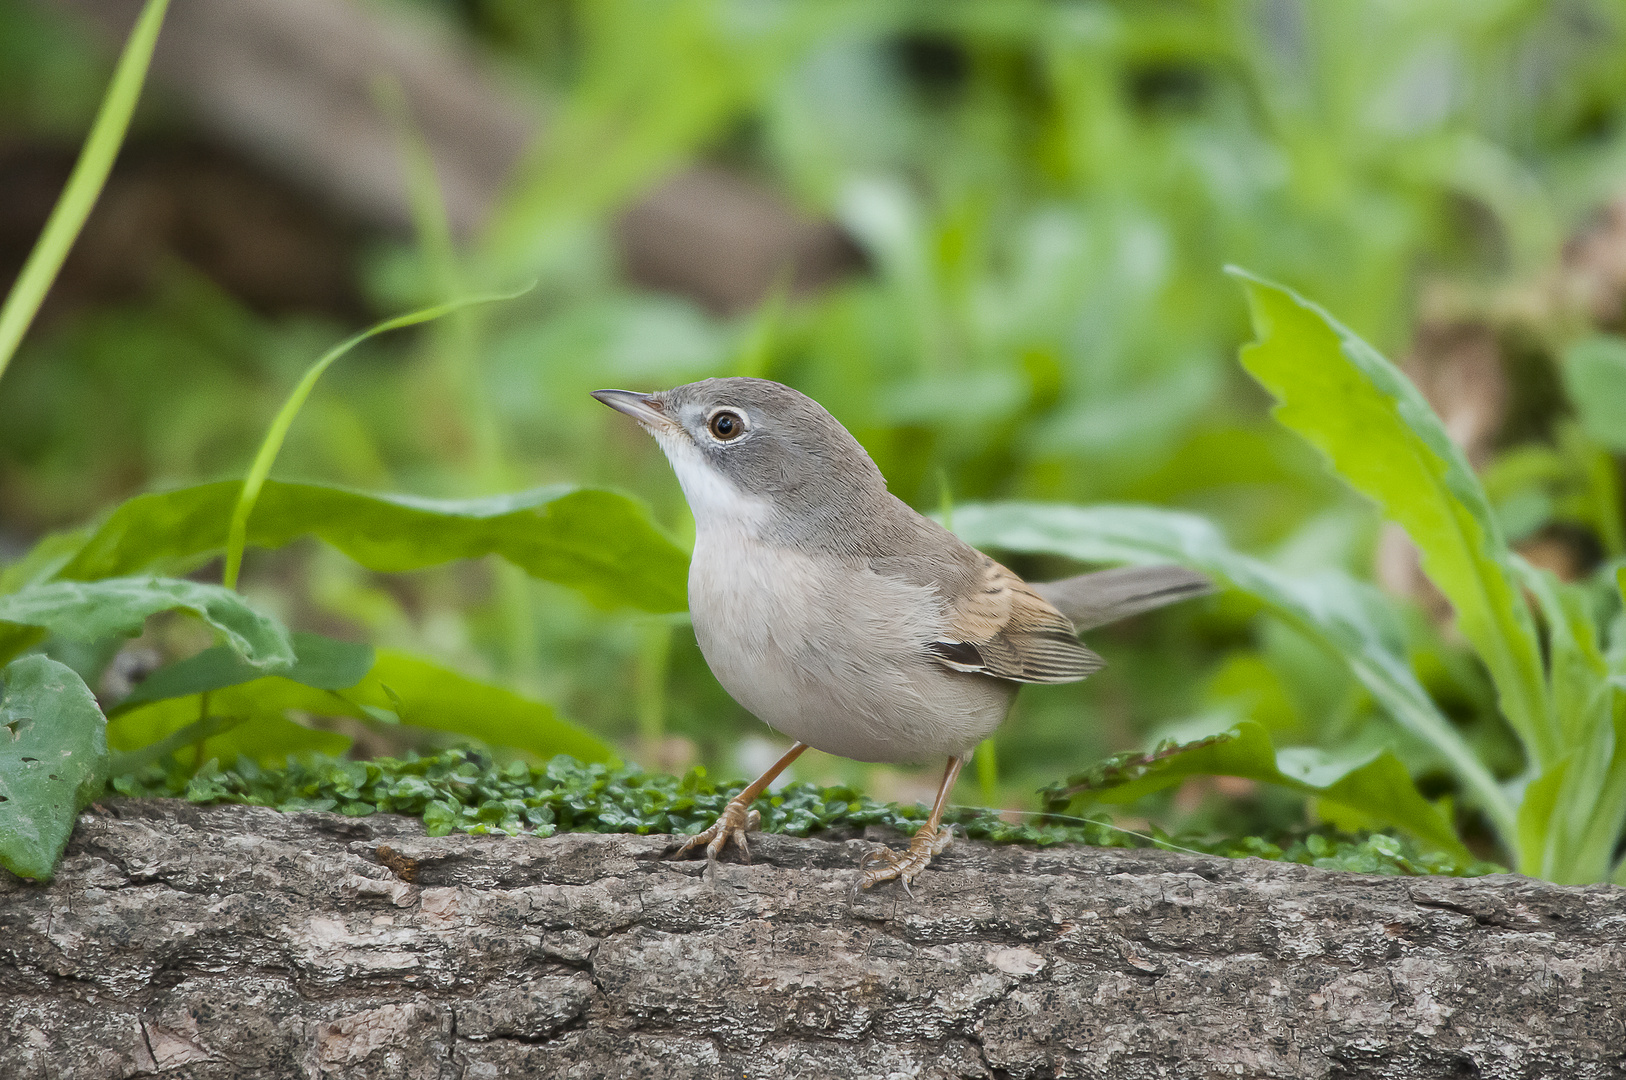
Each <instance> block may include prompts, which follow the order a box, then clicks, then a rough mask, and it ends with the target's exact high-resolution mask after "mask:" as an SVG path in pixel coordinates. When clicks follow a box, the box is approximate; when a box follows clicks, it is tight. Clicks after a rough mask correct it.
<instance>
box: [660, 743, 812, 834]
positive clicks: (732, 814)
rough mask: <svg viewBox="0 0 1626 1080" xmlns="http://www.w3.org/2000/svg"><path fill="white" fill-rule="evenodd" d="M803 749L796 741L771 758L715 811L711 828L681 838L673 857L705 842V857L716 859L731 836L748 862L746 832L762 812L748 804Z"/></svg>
mask: <svg viewBox="0 0 1626 1080" xmlns="http://www.w3.org/2000/svg"><path fill="white" fill-rule="evenodd" d="M806 749H807V744H806V743H803V742H799V743H797V744H796V745H795V746H793V747H791V748H790V749H789V750H787V751H785V756H784V757H782V758H780V759H779V760H778V761H776V762H774V763H773V766H772V767H771V768H769V769H768V771H767V772H765V773H763V774H762V775H761V776H759V777H757V778H756V779H755V780H754V781H752V782H751V786H750V787H748V788H746V789H745V790H744V791H742V792H740V793H739V794H738V795H736V796H734V797H733V798H732V799H730V800H728V805H727V806H725V807H723V812H722V813H721V814H718V815H717V820H716V821H714V822H712V823H711V828H709V829H706V830H705V831H704V832H697V833H695V834H694V835H693V836H691V837H689V839H688V840H686V841H684V843H683V846H682V847H680V848H678V849H677V851H676V852H675V853H674V854H673V858H676V857H678V856H680V855H683V854H684V853H686V852H688V851H691V850H693V849H694V848H697V847H699V846H700V845H701V844H704V845H706V858H708V859H715V858H716V857H717V856H719V855H721V854H722V853H723V848H724V847H726V846H728V841H729V838H730V837H732V838H733V840H734V843H735V844H737V845H738V846H739V849H740V856H741V857H742V858H744V860H745V861H746V862H750V861H751V849H750V848H749V847H747V846H746V843H745V834H746V833H748V832H752V831H755V830H756V829H759V828H761V826H762V815H761V814H759V813H757V812H756V811H755V810H752V809H751V804H752V803H754V802H756V801H757V796H758V795H761V794H762V793H763V792H764V791H766V790H767V789H768V785H769V784H771V783H773V781H774V777H776V776H778V775H779V774H780V773H782V772H784V771H785V768H786V767H787V766H788V765H790V763H791V762H793V761H795V760H796V759H797V758H799V757H801V756H802V751H804V750H806Z"/></svg>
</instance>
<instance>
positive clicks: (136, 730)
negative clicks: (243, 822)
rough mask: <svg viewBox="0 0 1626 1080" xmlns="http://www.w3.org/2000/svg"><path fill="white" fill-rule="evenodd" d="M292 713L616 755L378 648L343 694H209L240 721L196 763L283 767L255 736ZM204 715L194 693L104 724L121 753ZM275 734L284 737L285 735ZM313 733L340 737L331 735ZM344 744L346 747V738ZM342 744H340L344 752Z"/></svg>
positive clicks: (450, 674)
mask: <svg viewBox="0 0 1626 1080" xmlns="http://www.w3.org/2000/svg"><path fill="white" fill-rule="evenodd" d="M290 710H293V711H297V712H299V713H304V714H308V715H312V716H349V717H354V718H355V719H358V720H360V719H375V720H376V719H379V718H381V717H393V718H396V719H398V720H399V721H400V722H401V723H405V724H411V725H414V726H416V727H423V728H430V729H433V730H436V731H444V732H449V733H452V734H456V735H466V736H469V737H471V738H476V739H479V740H481V741H483V742H486V743H488V744H490V745H492V746H506V747H512V748H513V749H516V750H525V751H528V752H530V753H534V754H537V755H539V756H543V757H549V756H552V755H554V754H569V755H571V756H572V757H575V758H579V759H580V760H582V761H611V760H614V759H615V756H616V755H615V751H614V750H613V749H612V748H611V747H610V746H609V745H608V744H606V743H604V742H603V741H602V740H600V739H598V738H597V737H595V736H593V735H592V734H590V733H588V732H587V731H584V730H583V729H581V728H579V727H577V726H576V725H574V724H572V723H570V722H568V721H566V720H561V719H560V718H559V717H558V716H557V715H555V713H554V711H553V709H552V708H551V707H550V706H548V705H545V704H543V703H541V702H536V701H531V700H529V699H528V698H525V697H522V696H521V695H519V694H516V693H514V692H512V691H510V690H505V689H503V688H502V687H498V686H492V685H490V684H488V683H483V682H480V681H479V680H476V679H471V678H469V677H468V676H466V675H461V674H459V673H458V672H455V671H452V670H450V669H449V668H445V667H442V666H441V665H439V664H435V663H433V662H431V661H428V660H421V659H419V658H417V657H413V656H408V655H405V654H402V653H398V652H392V651H388V650H381V651H380V652H379V653H378V656H377V660H376V662H375V663H374V664H373V667H372V670H371V671H369V672H367V675H366V677H365V678H364V679H362V680H361V681H360V682H359V683H357V684H355V685H353V686H351V687H349V688H347V689H339V690H323V689H317V688H315V687H311V686H306V685H302V684H300V683H297V682H294V681H292V680H291V679H288V678H286V677H283V676H280V675H278V676H268V677H266V678H261V679H256V680H254V681H252V682H246V683H239V684H237V685H235V686H227V687H223V688H221V689H218V690H214V691H212V692H211V693H210V694H209V700H208V712H209V715H210V716H214V717H227V718H242V720H243V722H242V723H241V724H240V725H239V726H236V727H234V728H232V729H231V731H229V732H227V733H226V734H223V735H220V736H212V737H210V739H209V741H208V742H207V743H206V744H205V745H206V751H205V753H204V754H203V755H201V756H200V758H199V760H200V762H201V761H203V760H207V759H208V758H210V757H218V758H220V759H221V760H230V759H231V758H232V757H233V756H235V753H236V752H241V753H245V754H247V755H248V756H250V757H252V758H254V759H255V760H257V761H259V762H261V763H262V764H268V765H274V764H279V763H280V762H281V760H282V758H283V757H285V756H286V753H287V751H285V750H282V749H280V743H279V744H278V746H274V747H272V748H270V749H268V750H262V749H261V748H260V745H259V744H258V743H254V742H253V741H252V740H253V739H254V738H255V737H256V729H257V728H258V727H260V726H261V725H262V724H264V723H265V722H266V720H267V719H268V718H269V719H273V720H278V721H282V720H284V718H285V717H286V715H287V714H288V712H289V711H290ZM201 714H202V701H201V698H200V697H199V695H196V694H194V695H190V696H187V697H176V698H166V699H164V700H161V701H154V702H149V703H147V704H144V705H137V706H135V707H133V708H131V709H129V710H128V711H119V712H117V713H115V715H114V717H113V721H112V723H111V724H110V725H109V726H108V741H109V742H110V743H111V744H112V745H113V747H114V748H115V749H118V750H123V751H132V752H133V751H137V750H140V749H141V748H142V747H145V746H148V745H150V744H153V743H157V742H159V741H160V740H162V739H165V738H167V737H169V736H170V735H172V734H174V733H175V732H177V731H180V730H182V729H183V728H185V727H187V726H188V725H189V724H193V723H196V722H197V721H198V719H199V717H200V715H201ZM296 726H297V725H296ZM278 730H279V731H283V732H284V734H286V729H283V728H280V727H279V728H278ZM301 730H306V731H309V729H303V728H302V729H301ZM310 734H311V735H312V736H317V735H321V736H326V737H327V738H328V739H330V740H331V739H337V738H339V737H338V736H333V735H331V734H330V733H327V732H314V731H312V732H310ZM279 738H282V737H281V736H279ZM283 741H286V739H285V738H283ZM342 743H343V744H346V745H347V744H348V740H342ZM245 747H246V748H245ZM309 748H311V749H316V748H317V747H315V746H314V745H312V746H311V747H309ZM343 748H344V745H340V747H339V750H343ZM301 749H304V747H301ZM325 752H333V751H331V750H326V751H325Z"/></svg>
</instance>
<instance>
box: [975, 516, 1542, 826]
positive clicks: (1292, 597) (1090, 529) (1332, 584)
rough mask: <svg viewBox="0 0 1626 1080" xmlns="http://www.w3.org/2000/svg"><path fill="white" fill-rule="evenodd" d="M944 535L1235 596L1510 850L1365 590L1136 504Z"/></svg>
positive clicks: (1477, 776) (1485, 786) (1495, 796)
mask: <svg viewBox="0 0 1626 1080" xmlns="http://www.w3.org/2000/svg"><path fill="white" fill-rule="evenodd" d="M954 531H955V532H956V533H958V534H959V535H960V537H961V538H962V539H964V540H966V541H967V542H968V543H971V544H974V545H976V546H978V547H992V548H1001V549H1004V550H1006V551H1020V552H1044V553H1049V554H1054V555H1065V556H1067V557H1069V558H1073V559H1078V560H1080V561H1082V562H1097V563H1101V562H1114V563H1115V562H1127V563H1140V564H1148V563H1164V562H1170V563H1179V564H1181V565H1184V566H1189V567H1192V568H1193V569H1197V570H1201V571H1203V572H1204V573H1206V574H1208V575H1209V576H1210V577H1212V578H1213V579H1214V580H1215V581H1217V582H1218V583H1220V584H1221V585H1224V586H1228V587H1230V588H1234V589H1239V590H1241V591H1242V592H1245V593H1248V594H1249V595H1251V596H1253V597H1254V598H1255V599H1257V600H1258V601H1259V602H1260V603H1262V604H1264V605H1265V607H1266V608H1267V609H1269V610H1270V611H1271V612H1272V613H1273V614H1275V615H1276V616H1277V617H1278V618H1280V619H1282V620H1284V621H1285V622H1287V623H1288V624H1289V625H1291V626H1292V627H1294V628H1295V629H1296V630H1298V631H1299V632H1300V633H1301V634H1303V635H1304V636H1305V637H1306V638H1308V639H1309V640H1311V641H1313V642H1315V643H1317V644H1318V645H1320V646H1321V647H1322V648H1324V649H1326V650H1327V651H1328V652H1329V653H1330V654H1331V655H1333V656H1335V657H1338V658H1339V659H1341V660H1342V661H1343V662H1344V663H1346V664H1348V665H1349V669H1350V672H1351V673H1352V674H1353V675H1354V676H1355V677H1356V678H1357V679H1358V680H1360V682H1361V684H1362V685H1363V686H1365V687H1366V689H1367V690H1368V692H1370V693H1371V694H1372V696H1373V697H1374V698H1376V699H1377V701H1378V702H1379V703H1380V704H1381V705H1382V706H1383V707H1384V708H1385V709H1386V710H1387V711H1388V712H1389V714H1390V715H1391V716H1393V717H1394V718H1395V720H1396V721H1397V722H1399V723H1400V724H1401V725H1402V726H1404V727H1406V728H1407V729H1409V730H1410V731H1412V732H1413V733H1415V734H1416V735H1418V736H1420V737H1421V738H1423V739H1425V740H1426V741H1427V742H1428V743H1429V744H1430V745H1432V746H1433V747H1434V748H1435V749H1436V750H1438V751H1439V752H1440V754H1441V755H1442V756H1444V757H1445V759H1446V760H1447V761H1449V762H1450V764H1451V766H1452V768H1453V770H1454V771H1455V772H1456V773H1457V775H1458V777H1459V778H1460V779H1461V780H1462V782H1463V784H1464V786H1465V787H1466V788H1467V790H1468V791H1469V792H1470V793H1472V795H1473V797H1474V799H1475V801H1476V802H1477V803H1478V804H1479V805H1481V806H1482V807H1483V808H1484V809H1485V811H1486V812H1487V813H1488V814H1489V815H1490V817H1491V820H1492V821H1493V822H1494V823H1495V825H1496V827H1497V830H1498V832H1500V834H1501V835H1502V837H1503V839H1504V840H1505V841H1506V842H1507V843H1508V844H1509V845H1510V846H1511V845H1512V844H1513V843H1514V842H1515V839H1516V832H1515V823H1514V813H1513V806H1512V804H1511V803H1510V802H1509V801H1508V799H1507V796H1506V794H1505V793H1504V792H1503V791H1502V789H1501V787H1500V785H1498V784H1497V782H1496V778H1495V777H1494V776H1492V775H1491V773H1490V772H1489V770H1487V769H1486V768H1485V766H1484V765H1483V764H1482V763H1481V762H1480V761H1479V759H1478V758H1477V757H1476V756H1475V755H1474V753H1473V751H1472V750H1471V749H1469V747H1468V745H1467V744H1466V743H1465V742H1463V739H1462V736H1461V735H1459V734H1458V733H1457V731H1456V729H1455V728H1454V727H1453V726H1452V725H1451V722H1450V721H1449V720H1447V719H1446V718H1445V716H1444V715H1443V714H1441V712H1440V710H1439V708H1438V707H1437V706H1436V705H1435V704H1434V702H1433V700H1432V699H1431V698H1430V697H1429V696H1428V692H1427V691H1426V690H1424V689H1423V687H1422V685H1421V684H1419V683H1418V681H1417V677H1416V676H1415V675H1414V674H1413V673H1412V670H1411V667H1410V665H1409V664H1408V663H1407V662H1406V659H1405V657H1404V655H1403V641H1402V637H1401V634H1400V630H1399V628H1398V626H1396V625H1395V624H1394V622H1393V614H1392V612H1391V611H1390V609H1389V606H1388V604H1387V602H1386V601H1385V600H1384V599H1383V597H1382V596H1381V595H1379V594H1378V593H1377V592H1376V591H1375V590H1373V589H1372V588H1370V587H1369V586H1365V585H1362V584H1361V583H1359V582H1357V581H1355V580H1353V579H1352V578H1350V577H1348V576H1347V575H1345V574H1341V573H1337V572H1332V571H1327V572H1323V573H1321V574H1319V575H1317V576H1315V577H1308V578H1300V577H1292V576H1289V575H1287V574H1284V573H1282V572H1281V571H1279V570H1277V569H1275V568H1274V567H1272V566H1269V565H1268V564H1266V563H1263V562H1260V561H1259V560H1257V559H1253V558H1250V557H1248V556H1246V555H1242V554H1239V553H1238V552H1235V551H1232V550H1231V548H1230V547H1229V546H1228V545H1227V544H1226V543H1225V540H1224V538H1223V537H1222V536H1221V535H1220V533H1219V530H1218V529H1216V528H1215V527H1214V526H1213V525H1212V524H1211V523H1210V522H1208V521H1206V520H1204V519H1203V518H1200V517H1197V516H1195V515H1192V514H1183V513H1179V512H1177V511H1172V510H1159V509H1156V508H1154V507H1146V506H1091V507H1079V506H1063V505H1045V504H1039V503H985V504H981V505H971V506H959V507H956V508H955V510H954Z"/></svg>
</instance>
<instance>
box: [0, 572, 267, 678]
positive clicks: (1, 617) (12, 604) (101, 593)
mask: <svg viewBox="0 0 1626 1080" xmlns="http://www.w3.org/2000/svg"><path fill="white" fill-rule="evenodd" d="M174 610H185V611H190V612H192V613H193V614H195V615H197V616H198V617H199V618H200V619H202V620H203V621H204V622H206V623H208V624H209V625H210V626H213V627H214V628H215V629H216V630H219V631H220V632H221V633H222V634H224V635H225V636H226V641H227V642H228V643H229V644H230V645H231V647H232V649H233V650H234V651H235V652H237V654H238V655H240V656H242V657H243V659H244V660H245V661H247V662H248V663H249V664H251V665H253V666H254V667H256V668H259V669H260V671H261V672H262V673H263V672H265V671H267V670H277V669H280V668H286V667H289V666H290V665H292V664H293V662H294V649H293V645H292V644H291V643H290V641H289V640H288V631H287V630H285V629H283V628H282V626H281V625H280V624H279V623H277V621H276V620H275V619H272V618H270V617H269V616H266V615H262V614H260V613H259V612H258V611H255V610H254V609H253V608H251V607H249V606H248V604H246V603H244V601H243V598H242V597H240V596H238V595H237V594H236V593H234V592H231V591H230V590H228V589H223V588H221V587H220V586H218V585H204V584H200V583H199V582H196V581H181V580H178V579H174V578H145V577H127V578H108V579H105V580H102V581H48V582H45V583H44V584H40V585H30V586H28V587H27V588H26V589H22V590H21V591H19V592H14V593H12V594H11V595H10V596H0V622H8V623H16V624H19V625H21V626H37V627H42V628H44V629H46V630H48V631H50V632H51V633H53V634H56V635H58V636H60V637H64V638H68V639H69V640H71V641H85V642H90V641H99V640H101V639H103V638H109V637H113V636H115V635H118V634H124V635H127V636H130V635H134V634H137V633H140V631H141V624H142V623H144V622H145V621H146V620H147V618H148V616H151V615H156V614H158V613H159V612H160V611H174Z"/></svg>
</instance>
